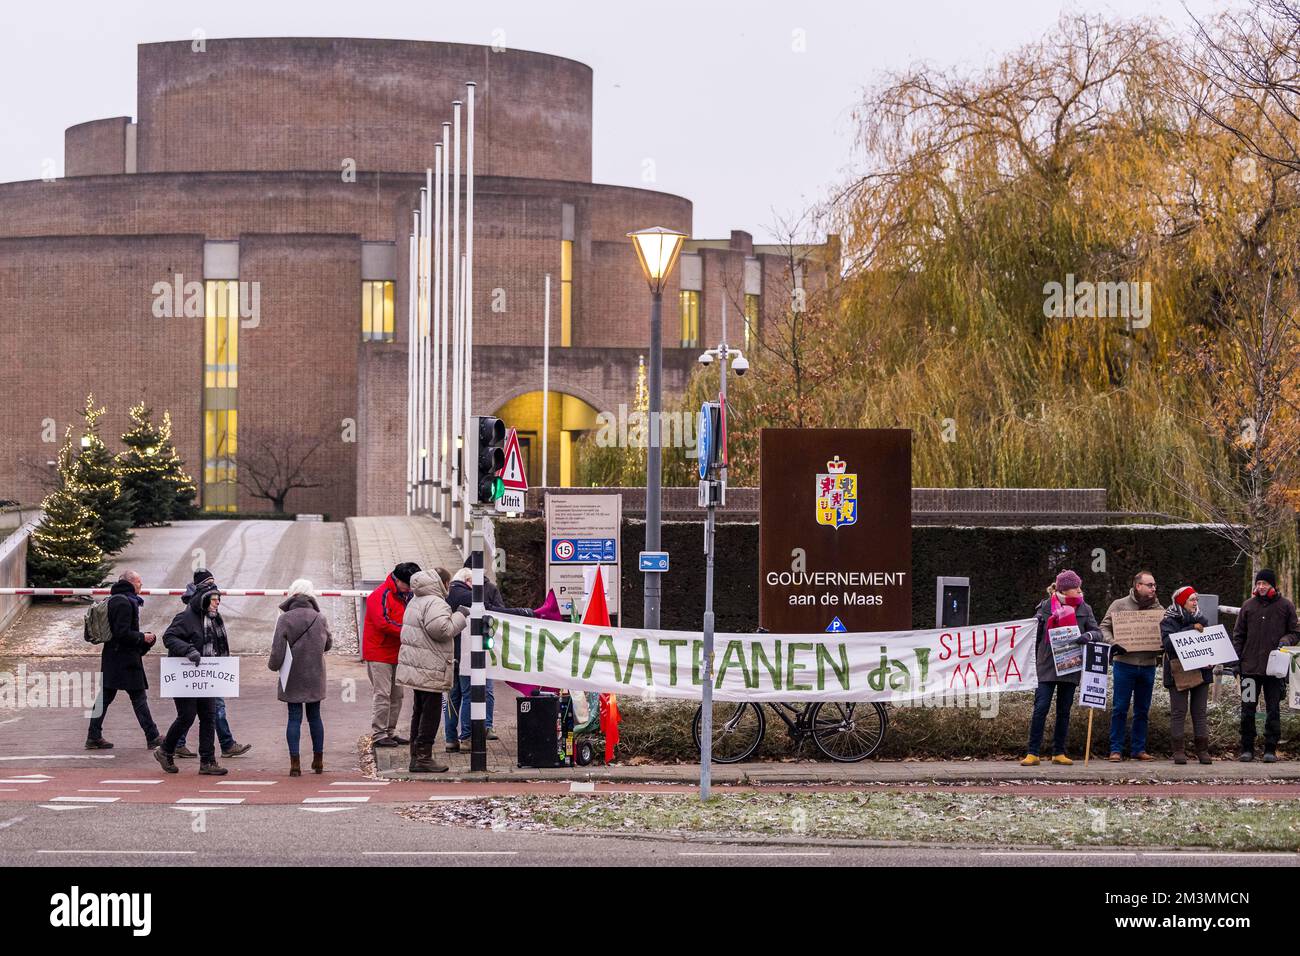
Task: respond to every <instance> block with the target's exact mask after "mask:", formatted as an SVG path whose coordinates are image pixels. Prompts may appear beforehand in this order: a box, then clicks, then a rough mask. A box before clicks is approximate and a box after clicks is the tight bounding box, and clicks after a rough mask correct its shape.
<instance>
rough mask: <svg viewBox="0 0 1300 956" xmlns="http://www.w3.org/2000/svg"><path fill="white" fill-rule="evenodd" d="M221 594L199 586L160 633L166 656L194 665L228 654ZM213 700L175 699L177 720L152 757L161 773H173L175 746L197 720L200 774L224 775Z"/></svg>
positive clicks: (224, 770)
mask: <svg viewBox="0 0 1300 956" xmlns="http://www.w3.org/2000/svg"><path fill="white" fill-rule="evenodd" d="M220 607H221V594H220V592H219V591H218V590H217V589H216V587H215V586H211V587H209V586H203V585H200V586H199V587H197V588H196V589H195V592H194V596H193V597H192V598H190V603H189V604H188V605H187V606H186V608H185V610H183V611H181V613H179V614H177V615H176V616H175V617H174V618H172V622H171V624H169V625H168V627H167V630H166V631H164V632H163V644H165V645H166V647H167V656H168V657H183V658H186V659H187V660H188V661H189V662H190V663H191V664H194V665H197V664H198V663H199V662H200V660H201V659H202V658H204V657H222V656H225V654H226V653H227V652H228V651H229V646H228V644H227V639H226V626H225V623H224V622H223V621H222V620H221V614H220V613H219V609H220ZM214 700H215V698H212V697H177V698H176V720H175V722H174V723H173V724H172V725H171V728H170V729H169V730H168V731H167V737H166V739H164V740H163V743H162V746H161V747H159V748H158V749H157V750H155V751H154V757H156V758H157V760H158V762H159V763H160V764H162V768H163V770H165V771H167V772H168V773H176V772H177V770H176V763H175V756H176V746H177V744H178V743H179V742H180V741H181V740H182V739H183V738H184V736H185V734H186V732H187V731H188V730H189V729H190V727H191V726H192V725H193V724H194V718H195V717H196V716H197V717H198V720H199V773H201V774H209V775H212V776H223V775H225V773H226V768H225V767H222V766H221V765H220V764H218V763H217V757H216V705H215V704H214Z"/></svg>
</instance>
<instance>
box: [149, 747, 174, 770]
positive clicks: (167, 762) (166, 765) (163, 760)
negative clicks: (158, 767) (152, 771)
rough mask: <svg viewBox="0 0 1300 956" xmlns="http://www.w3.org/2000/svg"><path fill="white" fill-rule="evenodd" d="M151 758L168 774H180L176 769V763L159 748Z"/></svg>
mask: <svg viewBox="0 0 1300 956" xmlns="http://www.w3.org/2000/svg"><path fill="white" fill-rule="evenodd" d="M153 756H154V759H155V760H157V761H158V762H159V763H160V764H162V768H163V770H165V771H167V772H168V773H180V771H179V770H177V769H176V761H175V760H173V759H172V755H171V754H169V753H168V752H167V751H165V750H163V749H162V748H161V747H159V748H158V749H157V750H155V751H154V752H153Z"/></svg>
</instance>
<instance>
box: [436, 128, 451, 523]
mask: <svg viewBox="0 0 1300 956" xmlns="http://www.w3.org/2000/svg"><path fill="white" fill-rule="evenodd" d="M450 154H451V141H450V139H449V126H448V124H447V123H446V122H444V123H443V124H442V221H441V224H440V228H441V230H442V242H441V244H440V251H441V260H442V269H441V277H440V278H441V283H442V295H441V297H440V300H439V301H440V304H441V309H440V310H439V311H440V315H439V321H440V322H441V325H442V354H441V356H440V357H439V364H440V365H441V367H442V378H441V382H442V395H441V401H440V403H439V409H440V410H439V417H440V418H441V422H440V424H439V427H438V435H439V437H440V439H441V441H442V451H441V454H440V456H439V463H438V487H439V492H438V494H439V514H440V515H441V517H442V524H443V527H444V528H449V527H451V492H450V490H449V489H448V487H447V480H448V471H447V456H448V454H454V451H452V450H451V446H450V442H449V441H448V438H447V427H448V423H449V421H450V419H451V416H450V415H449V414H448V413H447V375H448V373H449V369H448V368H447V351H448V348H449V345H450V343H449V342H448V339H447V335H448V330H447V312H448V294H449V293H448V290H449V288H450V277H449V276H448V274H447V272H448V270H447V264H448V258H447V242H448V239H449V237H450V231H451V230H450V224H449V222H448V216H447V211H448V210H447V207H448V201H449V199H450V185H449V183H448V181H447V171H448V168H449V163H450V160H451V156H450Z"/></svg>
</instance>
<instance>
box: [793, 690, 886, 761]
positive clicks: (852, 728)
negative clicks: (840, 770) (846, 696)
mask: <svg viewBox="0 0 1300 956" xmlns="http://www.w3.org/2000/svg"><path fill="white" fill-rule="evenodd" d="M808 722H809V724H810V726H811V727H812V737H813V741H814V742H815V743H816V744H817V749H818V750H820V751H821V752H822V753H824V754H825V755H826V756H828V757H830V758H831V759H832V760H837V761H839V762H840V763H856V762H857V761H859V760H866V759H867V758H868V757H870V756H871V755H872V754H873V753H875V752H876V750H878V749H879V747H880V744H881V742H882V741H884V739H885V729H886V727H888V725H889V717H888V716H887V715H886V713H885V707H884V705H883V704H864V703H850V702H839V701H832V702H830V703H825V704H815V705H814V706H813V712H812V713H811V714H810V715H809V718H808Z"/></svg>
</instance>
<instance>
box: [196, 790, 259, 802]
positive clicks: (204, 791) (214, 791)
mask: <svg viewBox="0 0 1300 956" xmlns="http://www.w3.org/2000/svg"><path fill="white" fill-rule="evenodd" d="M261 792H262V791H261V790H200V791H199V793H261ZM208 802H211V801H208Z"/></svg>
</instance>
